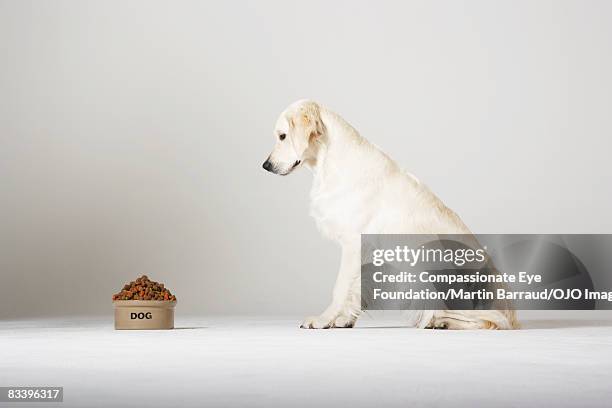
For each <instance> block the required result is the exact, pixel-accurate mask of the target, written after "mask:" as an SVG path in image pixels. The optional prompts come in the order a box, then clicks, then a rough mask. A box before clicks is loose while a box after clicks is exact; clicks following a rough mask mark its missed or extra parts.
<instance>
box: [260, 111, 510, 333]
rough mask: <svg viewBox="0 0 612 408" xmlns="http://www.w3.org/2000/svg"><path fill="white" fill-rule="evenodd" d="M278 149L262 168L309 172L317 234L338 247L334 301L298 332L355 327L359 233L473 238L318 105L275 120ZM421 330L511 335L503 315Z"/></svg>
mask: <svg viewBox="0 0 612 408" xmlns="http://www.w3.org/2000/svg"><path fill="white" fill-rule="evenodd" d="M274 138H275V140H276V143H275V145H274V148H273V150H272V153H271V154H270V155H269V157H268V158H267V159H266V161H265V162H264V163H263V168H264V169H265V170H267V171H269V172H271V173H275V174H278V175H282V176H286V175H289V174H291V173H293V172H294V171H296V170H298V169H299V168H301V167H307V168H309V169H310V170H311V171H312V173H313V175H314V181H313V185H312V190H311V194H310V199H311V215H312V217H313V218H314V219H315V221H316V224H317V227H318V228H319V230H320V231H321V232H322V234H323V235H324V236H326V237H328V238H330V239H332V240H334V241H337V242H338V243H339V244H340V246H341V248H342V256H341V262H340V271H339V273H338V277H337V279H336V284H335V286H334V290H333V296H332V302H331V304H330V305H329V307H328V308H327V309H325V311H323V313H321V314H320V315H317V316H312V317H308V318H306V319H305V320H304V321H303V322H302V324H301V327H302V328H309V329H326V328H345V327H353V326H354V325H355V322H356V321H357V319H358V318H359V315H360V313H361V279H360V276H361V275H360V271H361V255H360V254H361V247H360V245H361V241H360V237H361V234H418V233H422V234H471V232H470V230H469V229H468V228H467V227H466V225H465V224H464V223H463V221H461V219H460V218H459V217H458V216H457V215H456V214H455V213H454V212H453V211H452V210H450V209H449V208H448V207H446V206H445V205H444V204H443V203H442V201H441V200H440V199H439V198H438V197H436V196H435V195H434V194H433V193H432V192H431V191H430V190H429V189H428V188H427V187H426V186H424V185H423V184H422V183H421V182H419V180H417V179H416V178H415V177H414V176H413V175H411V174H409V173H407V172H404V171H402V170H401V169H400V167H399V166H398V165H397V163H395V162H394V161H393V160H392V159H391V158H390V157H389V156H387V155H386V154H385V153H383V152H382V151H381V150H380V149H379V148H377V147H376V146H374V145H373V144H371V143H370V142H368V141H367V140H366V139H365V138H363V137H362V136H361V135H360V134H359V133H358V132H357V130H355V129H354V128H353V127H352V126H351V125H349V123H348V122H346V121H345V120H344V119H343V118H341V117H340V116H339V115H337V114H336V113H334V112H332V111H330V110H328V109H326V108H325V107H323V106H322V105H320V104H318V103H316V102H313V101H309V100H300V101H297V102H295V103H293V104H291V105H290V106H289V107H287V108H286V109H285V110H284V111H283V112H282V113H281V114H280V116H279V118H278V120H277V121H276V126H275V130H274ZM410 320H411V324H412V325H413V326H415V327H418V328H445V329H514V328H518V321H517V318H516V315H515V312H514V311H513V310H511V309H510V308H508V309H507V310H453V311H451V310H423V311H416V312H413V313H412V316H411V319H410Z"/></svg>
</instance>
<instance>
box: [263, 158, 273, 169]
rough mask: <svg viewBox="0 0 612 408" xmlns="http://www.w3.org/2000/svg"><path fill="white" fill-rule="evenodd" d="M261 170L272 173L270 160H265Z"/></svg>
mask: <svg viewBox="0 0 612 408" xmlns="http://www.w3.org/2000/svg"><path fill="white" fill-rule="evenodd" d="M263 168H264V169H266V170H267V171H272V163H270V160H266V161H265V162H264V164H263Z"/></svg>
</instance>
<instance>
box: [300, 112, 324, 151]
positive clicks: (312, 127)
mask: <svg viewBox="0 0 612 408" xmlns="http://www.w3.org/2000/svg"><path fill="white" fill-rule="evenodd" d="M298 121H299V123H300V126H302V128H303V129H304V130H305V131H306V133H307V134H308V142H309V143H311V142H313V141H314V140H315V139H317V138H319V137H321V135H323V132H324V130H325V128H324V126H323V122H322V121H321V115H320V111H319V106H318V105H317V104H315V103H309V104H307V105H305V106H304V107H303V108H302V110H301V112H299V114H298Z"/></svg>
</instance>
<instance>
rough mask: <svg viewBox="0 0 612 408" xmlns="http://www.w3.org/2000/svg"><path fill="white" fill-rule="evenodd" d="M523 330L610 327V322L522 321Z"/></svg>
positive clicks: (611, 323)
mask: <svg viewBox="0 0 612 408" xmlns="http://www.w3.org/2000/svg"><path fill="white" fill-rule="evenodd" d="M521 325H522V329H523V330H547V329H570V328H579V327H592V328H598V327H612V320H524V321H521Z"/></svg>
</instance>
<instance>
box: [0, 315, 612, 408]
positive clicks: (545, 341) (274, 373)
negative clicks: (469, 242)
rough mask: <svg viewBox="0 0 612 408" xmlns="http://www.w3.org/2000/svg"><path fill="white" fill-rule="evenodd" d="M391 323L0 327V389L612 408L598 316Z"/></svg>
mask: <svg viewBox="0 0 612 408" xmlns="http://www.w3.org/2000/svg"><path fill="white" fill-rule="evenodd" d="M381 325H383V326H384V327H376V326H381ZM399 325H400V322H399V321H395V322H393V323H392V324H391V325H390V324H389V323H388V322H380V321H377V320H369V321H368V320H363V321H360V324H359V326H358V327H357V328H355V329H338V330H318V331H314V330H300V329H298V328H297V319H296V320H274V319H246V318H193V319H185V320H180V319H179V320H177V329H176V330H171V331H115V330H113V328H112V322H111V321H109V320H94V321H91V320H63V321H60V320H38V321H34V320H25V321H8V322H6V321H5V322H0V386H9V385H11V386H17V385H21V386H26V385H33V386H34V385H38V386H43V385H54V386H63V387H64V395H65V397H64V403H63V404H59V403H57V404H52V403H48V404H40V403H39V404H32V406H35V407H41V406H53V405H57V406H60V405H61V406H64V407H69V406H70V407H73V406H74V407H101V406H105V407H110V406H133V407H141V406H156V407H160V406H167V407H175V406H194V407H195V406H200V407H276V406H278V407H291V406H303V407H307V406H308V407H313V406H314V407H317V406H319V407H327V406H334V407H378V406H390V407H412V406H432V407H434V406H449V407H481V406H486V407H493V406H495V407H506V406H515V407H530V406H534V407H540V406H550V407H566V406H572V407H604V406H607V407H609V406H611V404H612V321H610V320H606V321H595V320H591V321H584V320H563V321H561V320H557V321H550V320H548V321H547V320H534V321H527V322H525V323H524V325H525V329H524V330H520V331H513V332H499V331H479V332H474V331H471V332H459V331H441V330H416V329H409V328H404V327H399ZM28 405H29V404H26V403H20V404H18V405H17V406H18V407H26V406H28ZM3 406H7V404H6V403H0V407H3Z"/></svg>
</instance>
